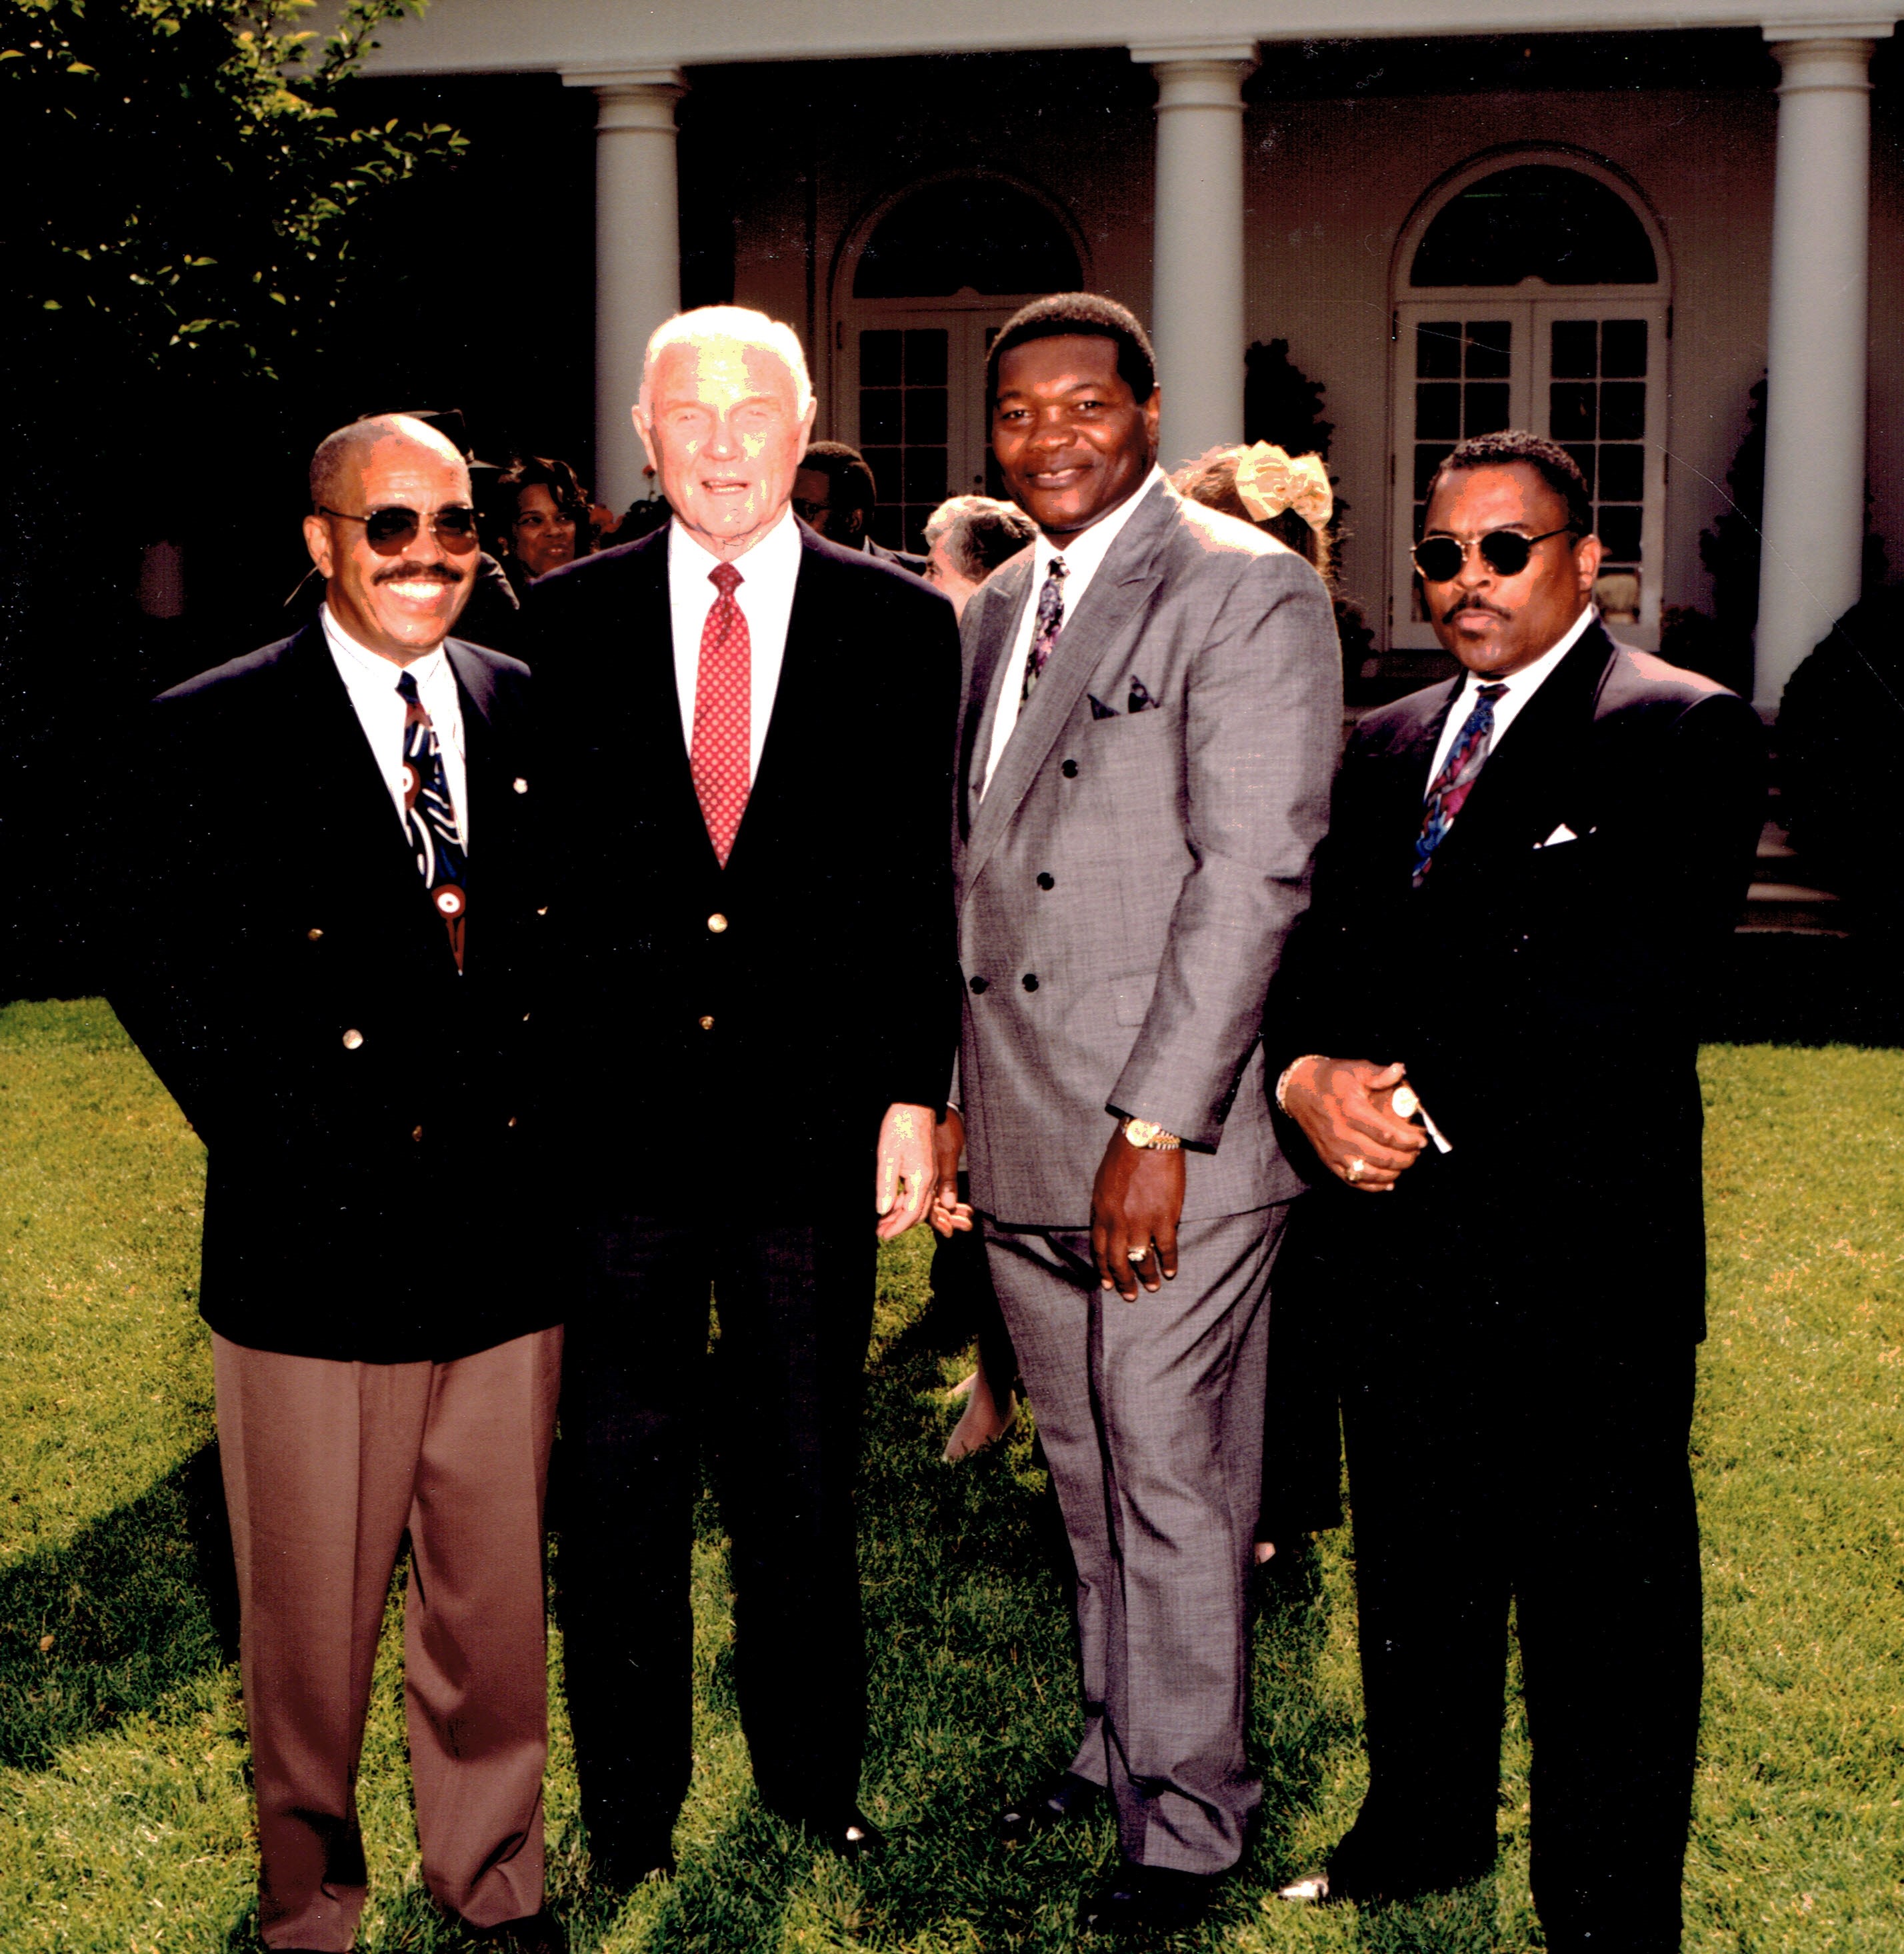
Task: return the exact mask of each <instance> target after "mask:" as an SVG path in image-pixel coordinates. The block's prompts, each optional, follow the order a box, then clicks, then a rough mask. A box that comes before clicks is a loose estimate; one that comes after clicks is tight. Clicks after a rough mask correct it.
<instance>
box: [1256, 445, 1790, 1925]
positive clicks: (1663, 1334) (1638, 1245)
mask: <svg viewBox="0 0 1904 1954" xmlns="http://www.w3.org/2000/svg"><path fill="white" fill-rule="evenodd" d="M1592 529H1593V517H1592V509H1591V504H1590V502H1589V500H1588V494H1587V489H1586V485H1585V482H1584V481H1583V479H1582V477H1581V475H1580V472H1579V469H1578V467H1576V465H1575V463H1574V462H1573V460H1572V459H1571V458H1570V457H1569V456H1568V454H1566V451H1564V450H1563V449H1561V448H1558V447H1557V446H1556V445H1554V443H1552V442H1551V441H1545V440H1543V439H1541V438H1537V437H1535V436H1532V435H1521V434H1503V435H1488V436H1485V437H1483V438H1480V439H1478V440H1472V441H1467V442H1465V443H1463V445H1461V446H1460V447H1459V448H1456V450H1455V451H1454V452H1453V454H1452V455H1451V456H1450V457H1449V459H1448V460H1447V461H1446V462H1445V463H1443V465H1442V467H1441V471H1440V473H1438V474H1437V476H1436V477H1435V479H1434V482H1433V484H1432V485H1431V492H1430V495H1429V499H1428V509H1427V516H1426V525H1425V535H1424V537H1423V540H1422V542H1421V543H1420V544H1419V545H1418V546H1417V548H1416V551H1415V564H1416V567H1417V569H1418V570H1419V573H1420V575H1421V577H1422V590H1423V594H1424V596H1425V601H1426V603H1427V605H1428V614H1429V615H1430V616H1431V618H1432V619H1433V620H1434V629H1435V632H1436V634H1437V636H1438V637H1439V638H1440V639H1441V642H1442V643H1443V644H1444V646H1446V647H1447V649H1448V650H1450V652H1453V654H1454V655H1455V656H1456V658H1458V659H1459V661H1461V664H1462V665H1463V667H1464V668H1465V670H1464V671H1463V674H1462V676H1461V677H1459V678H1458V679H1456V680H1453V681H1451V682H1450V683H1447V684H1444V685H1440V686H1433V687H1431V688H1430V689H1429V690H1427V691H1425V692H1420V693H1415V694H1414V695H1413V696H1412V697H1410V698H1408V699H1403V700H1401V701H1400V702H1398V703H1397V704H1395V705H1390V706H1387V707H1385V708H1383V709H1382V710H1381V712H1376V713H1374V714H1371V715H1370V716H1369V717H1368V718H1366V719H1365V720H1363V721H1362V723H1361V724H1360V725H1359V727H1357V728H1356V734H1355V737H1354V738H1353V740H1352V741H1351V743H1350V745H1349V751H1348V753H1347V756H1346V758H1345V759H1344V761H1343V767H1342V771H1341V773H1340V778H1339V779H1338V781H1337V789H1336V794H1335V800H1334V812H1333V816H1332V821H1331V828H1330V831H1329V836H1328V839H1327V841H1326V842H1325V843H1324V845H1323V847H1322V849H1321V852H1320V853H1319V855H1318V861H1317V869H1316V879H1315V900H1314V903H1313V904H1312V907H1311V909H1310V911H1309V915H1308V916H1307V917H1306V918H1305V920H1304V922H1303V923H1302V925H1300V926H1299V929H1298V931H1297V934H1296V941H1295V942H1294V944H1293V945H1292V947H1291V950H1290V955H1289V957H1288V958H1287V960H1285V963H1284V964H1283V970H1282V972H1281V974H1280V976H1279V979H1278V981H1277V985H1275V987H1274V988H1273V989H1272V991H1271V998H1270V1004H1269V1007H1268V1019H1267V1026H1268V1029H1267V1035H1266V1043H1267V1046H1268V1050H1269V1051H1270V1053H1271V1065H1272V1067H1273V1068H1274V1071H1273V1072H1272V1076H1275V1073H1280V1080H1279V1085H1278V1089H1277V1098H1278V1099H1279V1100H1280V1102H1281V1104H1282V1105H1283V1109H1284V1111H1286V1112H1287V1114H1288V1115H1289V1116H1290V1118H1291V1119H1293V1121H1294V1123H1295V1124H1296V1126H1299V1128H1300V1129H1302V1134H1303V1136H1305V1138H1306V1139H1307V1140H1308V1141H1309V1143H1310V1145H1311V1147H1312V1148H1313V1150H1314V1153H1315V1157H1316V1159H1317V1161H1318V1162H1319V1163H1320V1167H1321V1170H1322V1172H1323V1173H1324V1184H1323V1186H1321V1188H1320V1189H1318V1193H1317V1195H1316V1196H1315V1198H1317V1199H1318V1201H1320V1202H1323V1203H1324V1204H1325V1205H1326V1206H1327V1207H1329V1208H1333V1209H1334V1233H1333V1236H1332V1239H1331V1241H1330V1242H1329V1244H1328V1247H1327V1253H1326V1261H1327V1266H1328V1268H1329V1269H1330V1272H1331V1287H1332V1294H1333V1296H1334V1313H1335V1327H1336V1331H1337V1348H1338V1349H1340V1352H1341V1353H1342V1355H1341V1357H1340V1382H1341V1386H1342V1393H1343V1411H1344V1419H1345V1426H1346V1436H1347V1441H1348V1456H1349V1489H1350V1494H1351V1497H1352V1499H1353V1506H1354V1512H1355V1520H1356V1579H1357V1590H1358V1595H1359V1605H1360V1632H1361V1644H1362V1676H1363V1684H1364V1695H1365V1701H1366V1704H1367V1719H1368V1752H1369V1763H1370V1772H1369V1789H1368V1796H1367V1798H1365V1801H1364V1803H1363V1805H1362V1811H1361V1814H1360V1815H1359V1817H1358V1818H1357V1820H1356V1824H1355V1825H1354V1827H1353V1829H1352V1830H1350V1832H1349V1834H1348V1835H1347V1836H1346V1838H1344V1839H1343V1841H1342V1842H1341V1843H1340V1845H1339V1846H1337V1849H1336V1850H1335V1852H1334V1855H1332V1857H1331V1859H1330V1861H1329V1864H1328V1867H1327V1871H1325V1872H1321V1873H1318V1874H1312V1875H1311V1876H1310V1877H1307V1878H1305V1879H1302V1880H1298V1881H1296V1882H1295V1883H1293V1885H1292V1886H1289V1887H1287V1888H1286V1889H1285V1890H1284V1897H1286V1898H1288V1899H1309V1900H1315V1899H1332V1900H1340V1899H1378V1898H1384V1897H1400V1896H1407V1895H1410V1894H1413V1893H1420V1892H1423V1891H1426V1890H1434V1889H1440V1888H1444V1887H1447V1886H1454V1885H1456V1884H1459V1883H1462V1882H1463V1881H1466V1880H1472V1879H1475V1878H1478V1877H1482V1876H1484V1875H1485V1874H1488V1872H1489V1871H1491V1868H1492V1867H1493V1865H1494V1855H1495V1807H1496V1799H1497V1788H1498V1780H1499V1775H1500V1732H1501V1720H1502V1703H1503V1680H1504V1672H1505V1664H1506V1656H1507V1619H1508V1607H1509V1603H1510V1598H1511V1600H1512V1601H1513V1603H1514V1604H1515V1605H1516V1610H1517V1621H1518V1626H1519V1637H1520V1642H1521V1647H1522V1656H1523V1666H1524V1672H1525V1685H1526V1691H1527V1707H1528V1717H1529V1723H1530V1725H1531V1727H1532V1735H1533V1744H1534V1761H1533V1806H1532V1840H1533V1884H1534V1896H1535V1903H1536V1905H1537V1906H1538V1908H1539V1910H1540V1914H1541V1921H1542V1924H1543V1925H1544V1928H1545V1930H1546V1934H1547V1944H1548V1946H1550V1947H1552V1948H1554V1949H1557V1950H1563V1954H1592V1950H1595V1949H1600V1948H1602V1947H1618V1948H1620V1949H1623V1950H1633V1951H1634V1954H1639V1950H1645V1951H1646V1954H1665V1951H1666V1950H1668V1949H1676V1948H1677V1946H1679V1883H1680V1875H1681V1868H1682V1861H1683V1857H1684V1852H1685V1846H1686V1827H1687V1822H1688V1817H1689V1810H1690V1805H1691V1797H1692V1767H1693V1756H1694V1744H1695V1738H1696V1735H1697V1731H1698V1715H1699V1693H1700V1676H1701V1654H1700V1594H1699V1564H1698V1523H1697V1519H1696V1516H1695V1511H1694V1506H1693V1495H1692V1478H1691V1473H1690V1470H1689V1464H1688V1460H1687V1436H1688V1431H1689V1425H1690V1420H1691V1417H1692V1397H1693V1355H1694V1349H1695V1345H1696V1343H1697V1342H1698V1340H1699V1338H1700V1337H1701V1335H1702V1334H1703V1331H1704V1321H1703V1319H1704V1280H1705V1263H1704V1220H1703V1214H1702V1211H1701V1181H1700V1144H1699V1129H1700V1122H1701V1107H1700V1097H1699V1085H1698V1076H1697V1074H1696V1072H1695V1067H1694V1060H1695V1051H1696V1026H1695V1002H1696V999H1697V997H1698V985H1699V981H1700V977H1701V972H1702V970H1703V969H1704V966H1705V965H1706V964H1707V963H1708V961H1709V960H1710V959H1711V955H1712V953H1714V950H1716V949H1717V948H1718V947H1719V946H1720V944H1721V943H1722V942H1723V938H1724V936H1725V934H1726V931H1728V930H1729V929H1730V928H1731V926H1732V925H1733V921H1734V919H1735V918H1736V914H1737V912H1738V909H1739V904H1740V902H1741V900H1742V897H1743V895H1744V891H1745V883H1746V879H1747V877H1748V874H1749V872H1750V867H1751V862H1752V853H1753V844H1754V840H1755V836H1756V834H1757V833H1758V825H1759V822H1760V820H1761V813H1762V803H1763V797H1764V735H1763V732H1762V730H1761V727H1760V725H1759V723H1758V719H1757V718H1756V716H1755V715H1754V714H1753V712H1752V709H1751V708H1750V707H1748V705H1745V703H1744V702H1742V701H1741V700H1740V699H1737V698H1736V697H1734V696H1733V694H1731V693H1729V692H1726V691H1725V690H1723V689H1722V688H1721V687H1720V686H1717V685H1714V683H1711V681H1710V680H1706V679H1704V678H1701V677H1698V676H1697V675H1696V674H1693V673H1691V672H1687V671H1679V670H1676V668H1673V667H1672V666H1670V665H1668V664H1665V663H1664V661H1661V659H1659V658H1655V657H1653V656H1651V655H1649V654H1648V653H1646V652H1639V651H1635V650H1632V649H1629V647H1626V646H1622V645H1619V644H1617V643H1615V642H1613V639H1610V637H1609V636H1607V633H1606V631H1605V630H1604V628H1603V627H1601V624H1600V622H1599V620H1598V617H1597V615H1596V614H1595V611H1594V608H1593V604H1592V594H1593V589H1594V580H1595V576H1596V574H1597V573H1598V569H1599V564H1600V558H1601V550H1600V545H1599V542H1598V540H1597V539H1596V538H1595V536H1594V535H1593V534H1592Z"/></svg>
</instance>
